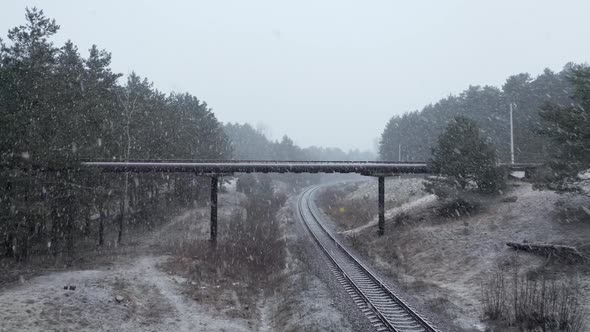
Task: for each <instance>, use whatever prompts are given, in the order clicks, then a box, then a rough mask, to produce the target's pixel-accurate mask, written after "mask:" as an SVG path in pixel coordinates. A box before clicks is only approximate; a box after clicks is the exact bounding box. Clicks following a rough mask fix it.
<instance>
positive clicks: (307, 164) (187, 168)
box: [82, 160, 428, 175]
mask: <svg viewBox="0 0 590 332" xmlns="http://www.w3.org/2000/svg"><path fill="white" fill-rule="evenodd" d="M82 166H86V167H95V168H99V169H102V170H103V171H106V172H135V173H145V172H189V173H195V174H202V175H207V174H228V173H359V174H363V175H384V174H385V175H387V174H398V173H428V167H427V165H426V163H404V162H351V161H240V160H236V161H172V162H171V161H147V162H146V161H132V162H117V161H116V162H113V161H86V162H82Z"/></svg>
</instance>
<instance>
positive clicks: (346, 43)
mask: <svg viewBox="0 0 590 332" xmlns="http://www.w3.org/2000/svg"><path fill="white" fill-rule="evenodd" d="M27 6H28V7H34V6H35V7H38V8H39V9H43V10H44V12H45V14H46V15H47V16H48V17H51V18H55V19H56V21H57V23H58V24H59V25H60V26H61V29H60V31H59V32H58V34H57V36H56V38H55V39H54V41H55V44H56V45H62V44H63V43H64V42H65V41H66V40H68V39H71V40H72V41H73V42H74V43H75V44H76V45H78V47H79V51H80V53H81V55H82V56H87V54H88V52H87V50H88V48H90V46H91V45H92V44H97V45H98V47H99V48H100V49H105V50H107V51H108V52H110V53H111V54H112V68H113V70H114V71H115V72H120V73H123V74H125V75H128V74H129V73H130V72H131V71H135V72H136V73H137V74H139V75H140V76H142V77H147V78H148V79H149V80H150V81H152V82H154V85H155V87H156V88H157V89H159V90H161V91H163V92H166V93H169V92H172V91H174V92H189V93H191V94H193V95H195V96H197V97H198V98H199V99H201V100H204V101H206V102H207V104H208V106H209V107H211V108H212V109H213V112H214V113H215V115H216V116H217V117H218V119H219V120H220V121H222V122H224V123H228V122H232V123H235V122H238V123H250V124H251V125H252V126H254V127H256V126H257V125H258V124H259V123H263V124H264V125H266V126H267V127H268V129H269V131H268V132H267V134H270V135H269V136H270V137H271V138H272V139H280V138H281V136H282V135H288V136H289V137H291V138H292V139H293V140H294V141H295V143H297V144H299V145H300V146H302V147H307V146H311V145H316V146H324V147H339V148H341V149H343V150H349V149H356V148H358V149H361V150H373V151H374V150H375V145H374V143H375V141H376V139H378V137H379V136H380V135H381V133H382V131H383V128H384V126H385V124H386V123H387V121H388V120H389V119H390V118H391V117H392V116H393V115H400V114H403V113H406V112H410V111H415V110H421V109H422V108H423V107H424V106H426V105H428V104H430V103H435V102H437V101H438V100H439V99H441V98H444V97H446V96H448V95H449V94H458V93H460V92H461V91H463V90H464V89H466V88H468V86H469V85H492V86H496V87H501V86H502V84H503V83H504V81H505V79H506V78H507V77H508V76H510V75H514V74H518V73H521V72H528V73H530V74H531V76H532V77H535V76H537V75H538V74H541V73H542V72H543V70H544V69H545V68H549V69H551V70H553V71H559V70H560V69H561V68H562V67H563V65H565V64H566V63H568V62H570V61H571V62H577V63H584V62H588V56H587V55H588V54H590V45H587V44H585V43H576V42H574V38H575V36H579V35H584V34H585V33H588V32H590V26H588V25H587V24H584V17H583V15H584V13H585V12H586V11H587V10H588V9H590V4H588V3H584V2H581V1H572V2H569V5H567V6H564V5H563V4H557V3H551V2H548V1H543V2H536V1H525V2H519V3H517V4H513V3H511V2H509V1H500V2H493V3H486V4H473V3H470V2H462V1H456V2H452V3H445V4H439V3H435V2H430V3H428V4H391V3H388V2H385V1H378V2H373V3H372V4H371V5H362V6H361V5H352V4H350V3H341V2H337V1H329V2H324V3H322V4H317V3H311V2H308V3H297V4H276V3H273V2H266V1H257V2H248V3H242V2H230V3H219V2H218V3H206V4H197V3H192V2H174V3H166V4H157V3H156V2H148V3H143V4H141V5H138V4H137V3H135V2H134V3H130V2H123V3H121V2H114V1H105V2H101V3H100V4H96V5H92V4H86V3H78V2H67V1H55V2H48V1H23V2H10V3H7V4H5V6H4V7H5V8H4V10H3V11H2V13H0V18H1V20H0V22H1V23H0V29H1V30H2V33H4V34H5V33H6V32H7V30H8V29H10V28H12V27H14V26H18V25H21V24H23V19H24V13H25V7H27ZM105 23H106V24H105ZM311 119H313V121H310V120H311ZM353 132H354V134H351V133H353Z"/></svg>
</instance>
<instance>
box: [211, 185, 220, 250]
mask: <svg viewBox="0 0 590 332" xmlns="http://www.w3.org/2000/svg"><path fill="white" fill-rule="evenodd" d="M217 187H218V183H217V177H216V176H212V177H211V235H210V236H211V237H210V240H211V242H217Z"/></svg>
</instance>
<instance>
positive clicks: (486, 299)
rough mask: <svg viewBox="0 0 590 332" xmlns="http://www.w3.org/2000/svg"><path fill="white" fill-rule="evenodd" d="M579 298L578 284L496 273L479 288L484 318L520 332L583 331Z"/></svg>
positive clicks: (503, 271)
mask: <svg viewBox="0 0 590 332" xmlns="http://www.w3.org/2000/svg"><path fill="white" fill-rule="evenodd" d="M580 294H581V293H580V286H579V285H578V283H577V282H558V281H556V280H550V279H548V278H546V277H545V276H541V277H533V278H531V277H530V276H527V275H522V276H521V275H519V274H518V273H517V270H516V269H515V270H514V271H513V272H512V271H510V272H509V271H506V270H498V271H496V272H495V273H494V274H493V275H492V277H491V278H490V279H489V280H488V281H487V283H485V284H484V285H483V286H482V297H483V314H484V316H485V317H487V318H489V319H491V320H494V321H498V322H500V323H502V324H504V325H507V326H516V327H518V328H519V329H520V330H522V331H550V332H557V331H562V332H579V331H584V328H585V324H584V319H585V317H586V311H585V309H584V306H583V305H582V303H581V298H580Z"/></svg>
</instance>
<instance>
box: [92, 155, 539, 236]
mask: <svg viewBox="0 0 590 332" xmlns="http://www.w3.org/2000/svg"><path fill="white" fill-rule="evenodd" d="M81 165H82V166H83V167H88V168H98V169H100V170H102V171H103V172H116V173H122V172H132V173H163V172H164V173H165V172H183V173H193V174H195V175H197V176H207V177H210V178H211V193H210V199H211V219H210V239H211V241H213V242H215V241H216V240H217V189H218V181H219V177H222V176H232V175H234V174H235V173H328V174H329V173H356V174H360V175H365V176H373V177H377V178H378V183H379V185H378V187H379V189H378V210H379V223H378V234H379V235H383V234H384V233H385V177H386V176H394V175H399V174H427V173H430V171H429V168H428V165H427V164H426V163H425V162H398V161H262V160H198V161H195V160H142V161H83V162H82V163H81ZM502 166H505V167H507V168H509V169H512V170H525V171H526V170H527V169H528V170H530V169H531V168H534V167H537V166H538V165H537V164H503V165H502Z"/></svg>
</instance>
